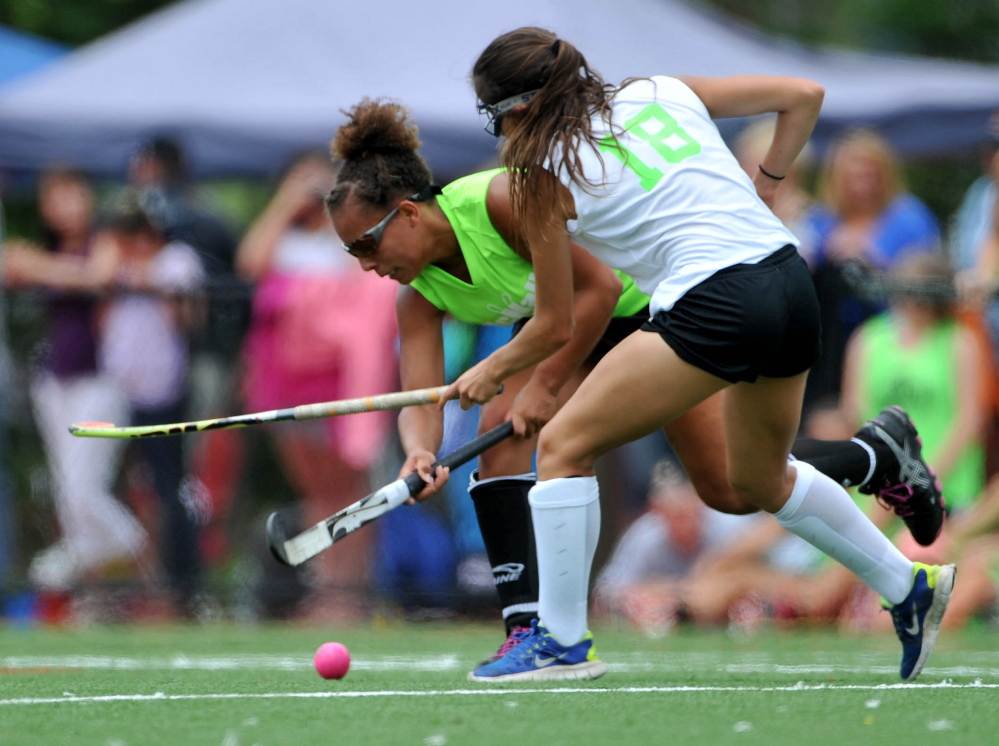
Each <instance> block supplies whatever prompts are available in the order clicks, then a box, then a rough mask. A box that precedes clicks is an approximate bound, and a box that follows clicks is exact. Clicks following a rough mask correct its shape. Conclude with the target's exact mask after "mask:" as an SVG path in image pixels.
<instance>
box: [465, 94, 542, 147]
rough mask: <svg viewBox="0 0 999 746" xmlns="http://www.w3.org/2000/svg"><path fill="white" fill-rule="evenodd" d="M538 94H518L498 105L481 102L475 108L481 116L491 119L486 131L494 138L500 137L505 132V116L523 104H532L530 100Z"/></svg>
mask: <svg viewBox="0 0 999 746" xmlns="http://www.w3.org/2000/svg"><path fill="white" fill-rule="evenodd" d="M537 93H538V92H537V90H534V91H528V92H527V93H518V94H517V95H516V96H510V98H505V99H503V100H502V101H500V102H499V103H498V104H484V103H482V102H481V101H480V102H479V103H478V105H477V106H476V107H475V108H476V109H478V112H479V113H480V114H485V115H486V116H487V117H489V119H488V120H486V125H485V127H483V129H485V131H486V132H488V133H489V134H490V135H492V136H493V137H499V136H500V135H501V134H502V130H503V116H504V115H505V114H506V113H507V112H508V111H510V110H512V109H515V108H517V107H518V106H520V105H521V104H526V103H528V102H530V100H531V99H532V98H534V97H535V96H536V95H537Z"/></svg>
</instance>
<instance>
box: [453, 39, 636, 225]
mask: <svg viewBox="0 0 999 746" xmlns="http://www.w3.org/2000/svg"><path fill="white" fill-rule="evenodd" d="M472 84H473V86H474V87H475V93H476V95H477V96H478V97H479V100H480V101H482V102H483V103H487V104H495V103H498V102H500V101H503V100H504V99H507V98H510V97H511V96H516V95H518V94H522V93H526V92H528V91H533V90H537V91H538V93H537V95H536V96H535V97H534V99H533V100H532V101H531V102H530V104H528V106H527V108H526V110H525V111H524V114H523V116H522V117H521V118H520V119H518V121H517V124H516V126H515V127H513V128H512V130H511V131H509V132H508V133H507V139H506V144H505V146H504V148H503V152H502V160H503V163H504V165H506V166H507V167H509V168H510V169H512V174H511V178H510V198H511V201H512V202H513V205H514V208H515V209H516V210H517V211H518V212H519V214H520V215H522V216H525V215H528V214H532V213H533V214H535V215H537V214H539V212H535V210H538V211H541V210H545V209H547V208H548V207H551V206H558V207H561V208H563V209H562V212H563V214H568V213H569V210H568V209H565V208H567V207H568V206H567V205H564V204H561V200H560V199H559V198H558V197H557V196H556V194H555V193H554V192H552V190H551V187H550V182H549V181H547V180H546V178H545V175H544V174H543V173H542V168H543V166H544V165H545V164H546V163H549V162H550V163H549V165H550V167H551V169H552V170H553V171H556V172H558V171H559V170H560V169H564V170H565V173H566V174H567V175H568V176H569V178H570V179H571V180H572V181H573V182H575V183H576V184H579V185H580V186H581V187H583V188H584V189H585V188H587V187H590V186H593V185H592V184H590V183H589V182H587V181H586V179H585V177H584V176H583V173H582V164H581V162H580V156H579V148H580V146H581V145H583V144H584V143H588V144H589V145H591V146H593V147H596V145H597V142H596V137H595V136H594V134H593V130H592V126H591V122H590V120H591V117H593V115H594V114H597V113H600V114H601V115H605V114H606V112H607V110H608V102H609V100H610V97H611V96H612V95H613V92H614V91H615V90H616V89H615V88H614V87H613V86H609V85H607V84H606V83H605V82H604V80H603V78H601V77H600V74H599V73H597V72H596V71H595V70H591V69H590V67H589V65H587V64H586V59H585V58H584V57H583V55H582V54H581V53H580V52H579V50H578V49H576V48H575V47H574V46H573V45H572V44H570V43H569V42H567V41H564V40H561V39H559V38H558V37H557V36H556V35H555V34H553V33H552V32H551V31H546V30H545V29H541V28H536V27H530V26H528V27H524V28H519V29H516V30H514V31H510V32H509V33H506V34H503V35H502V36H499V37H497V38H496V39H495V40H493V42H492V43H491V44H490V45H489V46H488V47H486V49H485V50H484V51H483V52H482V54H481V55H479V58H478V60H476V62H475V66H474V67H473V68H472ZM556 155H557V156H558V160H557V161H556V160H555V157H556ZM529 197H530V199H529Z"/></svg>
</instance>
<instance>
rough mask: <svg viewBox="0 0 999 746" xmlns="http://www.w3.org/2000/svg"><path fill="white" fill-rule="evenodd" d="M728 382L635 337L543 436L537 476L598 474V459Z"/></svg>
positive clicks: (645, 336)
mask: <svg viewBox="0 0 999 746" xmlns="http://www.w3.org/2000/svg"><path fill="white" fill-rule="evenodd" d="M727 385H728V384H727V382H725V381H723V380H722V379H720V378H717V377H715V376H712V375H711V374H709V373H706V372H705V371H703V370H701V369H700V368H696V367H695V366H693V365H690V364H689V363H687V362H684V361H683V360H681V359H680V358H679V357H678V356H677V354H676V353H675V352H673V350H671V349H670V348H669V346H668V345H666V344H664V343H663V340H662V337H660V336H659V335H658V334H654V333H652V332H635V333H634V334H632V335H630V336H629V337H627V338H626V339H625V340H624V341H623V342H621V343H620V344H619V345H617V347H615V348H614V349H613V350H611V351H610V352H609V353H608V354H607V356H606V357H605V358H604V359H603V360H602V361H601V363H600V365H598V366H597V367H596V368H594V369H593V372H592V373H591V374H590V375H589V376H588V377H587V378H586V380H585V381H583V382H582V384H581V385H580V386H579V389H578V391H577V392H576V395H575V396H573V397H572V398H571V399H569V401H568V402H567V403H566V404H565V406H564V407H563V408H562V409H561V410H560V411H559V412H558V414H556V415H555V417H554V418H553V419H552V421H551V422H549V423H548V425H546V426H545V428H544V429H543V430H542V431H541V437H540V439H539V443H538V476H539V478H541V479H554V478H558V477H568V476H573V475H586V476H592V475H593V463H594V462H595V461H596V459H597V457H598V456H600V455H602V454H604V453H606V452H607V451H609V450H611V449H612V448H616V447H617V446H619V445H622V444H624V443H628V442H630V441H632V440H635V439H637V438H640V437H642V436H643V435H647V434H649V433H650V432H652V431H654V430H656V429H657V428H660V427H664V426H666V425H667V424H669V423H671V422H673V420H675V419H676V418H677V417H679V416H680V415H681V414H682V413H684V412H686V411H687V410H688V409H691V408H692V407H693V406H695V405H696V404H698V403H700V402H702V401H703V400H704V399H706V398H708V397H709V396H711V395H712V394H714V393H716V392H717V391H720V390H721V389H723V388H724V387H725V386H727Z"/></svg>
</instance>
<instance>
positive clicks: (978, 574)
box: [943, 477, 999, 629]
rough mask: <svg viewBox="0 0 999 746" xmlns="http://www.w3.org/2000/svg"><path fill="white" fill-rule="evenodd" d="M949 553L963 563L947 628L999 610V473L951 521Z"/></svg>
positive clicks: (994, 617) (955, 626)
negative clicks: (975, 499) (974, 501)
mask: <svg viewBox="0 0 999 746" xmlns="http://www.w3.org/2000/svg"><path fill="white" fill-rule="evenodd" d="M949 527H950V529H951V531H950V536H951V542H950V545H949V546H948V548H947V550H948V557H949V558H950V559H952V560H957V561H958V562H959V563H960V565H961V587H960V589H958V587H957V586H956V585H955V586H954V593H953V595H952V596H951V600H950V604H949V605H948V606H947V615H946V616H945V617H944V621H943V625H944V628H945V629H957V628H959V627H962V626H964V624H965V623H966V622H967V621H968V620H969V619H971V618H973V617H975V616H976V615H979V614H982V613H985V614H987V615H991V617H992V620H993V621H995V620H996V618H997V614H999V604H997V602H999V477H994V478H993V479H992V481H991V482H990V483H989V485H988V487H987V488H986V489H985V492H984V493H983V495H982V497H981V499H980V500H978V501H977V502H976V504H975V506H974V507H973V508H972V509H971V510H968V511H965V512H964V513H962V514H961V515H959V516H957V517H956V518H955V519H954V520H953V521H951V522H950V526H949Z"/></svg>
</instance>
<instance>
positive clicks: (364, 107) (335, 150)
mask: <svg viewBox="0 0 999 746" xmlns="http://www.w3.org/2000/svg"><path fill="white" fill-rule="evenodd" d="M343 113H344V114H346V115H347V117H348V118H349V121H348V122H347V123H346V124H344V125H343V126H342V127H340V128H339V129H338V130H337V133H336V135H335V136H334V138H333V141H332V142H331V143H330V152H331V153H332V154H333V157H334V158H338V159H340V160H342V161H358V160H364V159H366V158H372V157H374V156H378V155H392V154H396V153H412V152H416V151H417V150H418V149H419V148H420V145H422V143H421V142H420V138H419V128H418V127H417V126H416V124H415V123H414V122H413V121H412V120H411V119H410V117H409V111H408V110H407V109H406V107H405V106H403V105H401V104H398V103H395V102H392V101H383V100H381V99H375V100H372V99H369V98H365V99H363V100H362V101H361V102H360V103H359V104H357V105H355V106H353V107H352V108H351V109H350V110H349V111H345V112H343Z"/></svg>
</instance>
